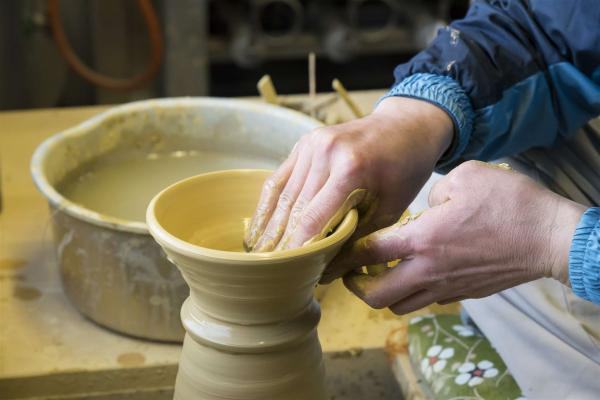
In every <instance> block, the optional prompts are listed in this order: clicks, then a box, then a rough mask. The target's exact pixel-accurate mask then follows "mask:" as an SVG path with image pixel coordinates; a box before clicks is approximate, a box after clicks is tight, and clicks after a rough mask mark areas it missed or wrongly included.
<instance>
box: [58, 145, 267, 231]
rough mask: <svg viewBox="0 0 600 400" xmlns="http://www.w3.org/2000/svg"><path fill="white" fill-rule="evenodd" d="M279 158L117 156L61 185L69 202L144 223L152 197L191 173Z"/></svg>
mask: <svg viewBox="0 0 600 400" xmlns="http://www.w3.org/2000/svg"><path fill="white" fill-rule="evenodd" d="M277 164H278V162H277V161H276V160H268V159H265V158H260V157H257V156H254V155H248V154H241V153H239V154H235V153H233V154H232V153H224V152H218V151H197V150H193V151H175V152H171V153H166V154H160V153H151V154H148V155H144V156H141V155H136V156H129V157H124V156H120V157H116V158H113V159H108V160H104V161H97V162H95V163H91V164H89V165H87V166H85V167H84V168H82V169H81V170H80V171H78V172H77V173H75V174H72V175H71V176H70V177H69V178H67V180H66V181H65V182H64V183H63V184H62V185H60V189H59V190H60V192H61V193H62V194H63V195H64V196H65V197H66V198H68V199H69V200H71V201H73V202H75V203H79V204H81V205H83V206H84V207H86V208H89V209H90V210H93V211H96V212H99V213H102V214H105V215H109V216H112V217H117V218H122V219H126V220H130V221H141V222H143V221H145V215H146V207H147V205H148V203H149V202H150V200H151V199H152V197H154V195H156V194H157V193H158V192H160V191H161V190H162V189H164V188H165V187H167V186H169V185H170V184H172V183H174V182H177V181H179V180H181V179H184V178H187V177H189V176H192V175H197V174H201V173H205V172H210V171H217V170H224V169H235V168H263V169H274V168H276V166H277Z"/></svg>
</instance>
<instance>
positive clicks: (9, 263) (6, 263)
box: [0, 258, 27, 271]
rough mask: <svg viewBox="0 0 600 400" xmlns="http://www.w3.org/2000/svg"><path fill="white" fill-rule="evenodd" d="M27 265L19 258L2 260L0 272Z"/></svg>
mask: <svg viewBox="0 0 600 400" xmlns="http://www.w3.org/2000/svg"><path fill="white" fill-rule="evenodd" d="M25 265H27V261H26V260H23V259H20V258H2V259H0V271H2V270H16V269H19V268H23V267H24V266H25Z"/></svg>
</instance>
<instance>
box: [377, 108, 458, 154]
mask: <svg viewBox="0 0 600 400" xmlns="http://www.w3.org/2000/svg"><path fill="white" fill-rule="evenodd" d="M371 115H372V116H374V117H376V118H378V119H380V120H381V119H383V120H386V121H388V122H389V123H390V124H392V125H393V126H395V127H396V129H399V128H401V127H402V128H405V127H406V126H407V125H408V126H414V127H415V128H416V129H403V130H404V131H405V132H409V134H412V135H415V136H418V137H415V138H414V139H420V140H421V141H423V144H424V147H425V150H427V151H428V152H429V153H430V154H431V157H432V158H433V159H434V162H437V161H438V160H439V159H440V158H441V157H442V155H443V154H444V153H445V152H446V150H448V148H449V147H450V144H451V143H452V138H453V135H454V124H453V122H452V119H451V118H450V117H449V116H448V114H447V113H446V112H445V111H444V110H443V109H442V108H440V107H438V106H436V105H434V104H432V103H429V102H427V101H425V100H419V99H414V98H409V97H387V98H384V99H383V100H381V101H380V102H379V104H378V105H377V107H376V108H375V110H374V111H373V113H372V114H371Z"/></svg>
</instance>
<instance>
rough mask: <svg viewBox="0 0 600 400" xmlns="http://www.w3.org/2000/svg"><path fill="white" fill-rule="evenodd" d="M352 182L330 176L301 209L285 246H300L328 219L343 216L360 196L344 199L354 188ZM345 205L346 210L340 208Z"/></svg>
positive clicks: (322, 227) (315, 233)
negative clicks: (350, 199)
mask: <svg viewBox="0 0 600 400" xmlns="http://www.w3.org/2000/svg"><path fill="white" fill-rule="evenodd" d="M351 185H353V184H352V183H350V182H341V183H340V180H339V179H337V178H336V177H335V176H330V178H329V179H328V180H327V182H326V183H325V185H324V186H323V187H322V188H321V190H320V191H319V192H318V193H317V194H316V195H315V197H314V198H313V199H312V200H311V201H310V202H309V204H308V205H307V206H306V208H305V209H304V210H303V211H302V214H301V215H300V219H299V221H298V224H297V225H296V226H295V229H294V230H293V231H292V232H291V233H290V236H289V239H288V241H287V243H286V247H285V248H294V247H300V246H302V245H303V244H304V243H305V242H306V241H307V240H309V239H311V238H313V237H314V236H316V235H319V234H320V233H321V232H322V231H323V229H324V228H325V227H326V226H327V225H328V224H329V222H330V220H331V219H332V218H333V217H334V216H336V213H337V214H338V215H341V217H342V218H343V216H344V215H345V214H346V213H347V212H348V211H349V210H350V209H352V208H354V206H356V202H358V201H360V198H356V199H354V201H350V202H348V203H346V204H344V203H345V202H346V199H348V196H349V195H350V193H351V192H352V189H354V187H353V186H351ZM343 205H345V206H346V207H345V208H348V209H347V210H344V209H342V206H343Z"/></svg>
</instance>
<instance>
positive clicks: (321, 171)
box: [245, 97, 453, 251]
mask: <svg viewBox="0 0 600 400" xmlns="http://www.w3.org/2000/svg"><path fill="white" fill-rule="evenodd" d="M452 128H453V126H452V121H451V120H450V118H449V117H448V115H447V114H446V113H445V112H444V111H442V110H441V109H439V108H437V107H436V106H433V105H431V104H429V103H426V102H424V101H420V100H414V99H409V98H399V97H393V98H387V99H385V100H383V101H382V102H381V103H380V104H379V105H378V107H377V108H376V110H375V111H374V112H373V113H372V114H370V115H368V116H366V117H364V118H361V119H357V120H354V121H351V122H347V123H344V124H340V125H335V126H330V127H323V128H318V129H316V130H315V131H313V132H311V133H309V134H307V135H305V136H303V137H302V138H301V139H300V141H299V142H298V143H297V144H296V146H295V147H294V150H293V151H292V153H291V154H290V156H289V157H288V159H287V160H286V161H285V162H284V163H283V164H282V165H281V166H280V167H279V169H277V171H276V172H275V173H274V174H273V175H272V176H271V177H270V178H269V179H268V180H267V182H266V183H265V185H264V187H263V191H262V194H261V198H260V201H259V204H258V207H257V210H256V212H255V215H254V217H253V219H252V223H251V226H250V228H249V229H248V231H247V234H246V238H245V245H246V247H247V248H249V249H253V251H270V250H273V249H275V248H276V247H277V248H278V249H280V248H293V247H299V246H301V245H302V244H303V243H305V242H306V241H307V240H308V239H310V238H312V237H314V236H316V235H318V234H319V233H321V231H322V230H323V228H325V226H326V225H327V223H328V221H329V220H330V219H331V218H332V217H333V216H334V215H335V214H336V211H338V209H339V208H340V207H341V206H342V205H343V203H344V201H345V200H346V199H347V197H348V196H349V195H350V193H352V192H353V191H354V190H355V189H366V190H367V191H368V193H369V194H370V195H371V196H372V197H374V198H376V199H377V201H376V202H375V204H376V208H375V207H374V209H373V213H372V214H371V216H370V218H369V222H368V223H366V224H364V225H363V226H361V227H360V228H359V229H360V232H361V233H362V234H365V233H368V232H372V231H374V230H375V229H379V228H381V227H384V226H387V225H389V224H391V223H393V222H394V221H395V220H397V219H398V217H399V216H400V215H401V213H402V211H403V210H404V209H405V208H406V207H407V206H408V204H409V203H410V202H411V201H412V199H413V198H414V196H416V194H417V193H418V191H419V189H420V187H421V186H422V185H423V184H424V182H425V181H426V180H427V178H428V177H429V176H430V174H431V172H432V170H433V168H434V165H435V163H436V162H437V160H438V159H439V157H440V156H441V155H442V153H443V152H444V150H445V149H446V148H447V147H448V146H449V143H450V141H451V136H452ZM358 200H360V197H357V201H358ZM350 206H353V205H350Z"/></svg>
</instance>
